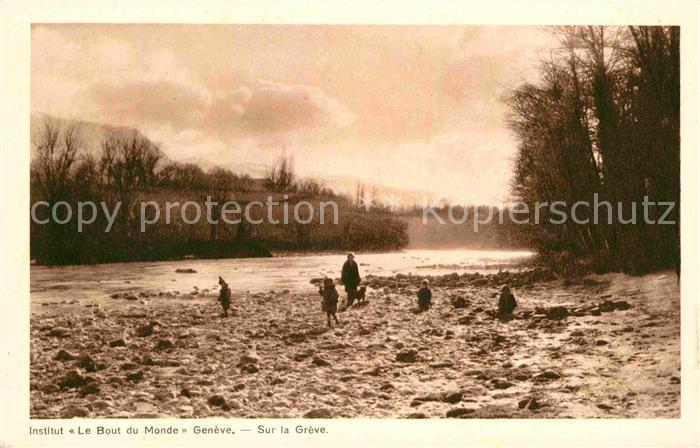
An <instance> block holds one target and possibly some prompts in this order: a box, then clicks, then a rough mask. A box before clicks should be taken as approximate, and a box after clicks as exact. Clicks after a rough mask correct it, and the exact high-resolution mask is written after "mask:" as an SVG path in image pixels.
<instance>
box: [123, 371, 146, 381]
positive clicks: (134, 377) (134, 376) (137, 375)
mask: <svg viewBox="0 0 700 448" xmlns="http://www.w3.org/2000/svg"><path fill="white" fill-rule="evenodd" d="M126 380H127V381H130V382H132V383H138V382H140V381H143V372H142V371H141V370H139V371H138V372H133V373H129V374H128V375H127V376H126Z"/></svg>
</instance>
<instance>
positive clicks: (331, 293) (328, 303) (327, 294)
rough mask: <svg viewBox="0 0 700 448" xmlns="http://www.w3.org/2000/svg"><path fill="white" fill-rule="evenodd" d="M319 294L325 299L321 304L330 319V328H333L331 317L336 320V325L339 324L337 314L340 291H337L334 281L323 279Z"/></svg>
mask: <svg viewBox="0 0 700 448" xmlns="http://www.w3.org/2000/svg"><path fill="white" fill-rule="evenodd" d="M318 293H319V294H321V297H323V301H322V302H321V310H322V311H325V313H326V316H327V317H328V327H330V326H331V316H333V319H334V320H335V323H336V325H337V324H338V317H337V316H336V315H335V313H336V312H337V311H338V297H340V295H339V294H338V290H336V289H335V285H334V284H333V280H331V279H330V278H328V277H325V278H324V279H323V286H322V287H321V288H320V289H319V290H318Z"/></svg>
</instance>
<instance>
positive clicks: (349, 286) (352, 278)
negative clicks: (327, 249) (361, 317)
mask: <svg viewBox="0 0 700 448" xmlns="http://www.w3.org/2000/svg"><path fill="white" fill-rule="evenodd" d="M340 281H341V282H343V285H344V286H345V292H346V293H347V295H348V300H347V305H348V307H350V306H352V303H353V302H354V301H355V296H356V294H357V285H359V284H360V270H359V269H358V268H357V263H355V256H354V255H353V254H348V259H347V261H346V262H345V263H344V264H343V271H342V272H341V274H340Z"/></svg>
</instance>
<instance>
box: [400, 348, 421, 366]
mask: <svg viewBox="0 0 700 448" xmlns="http://www.w3.org/2000/svg"><path fill="white" fill-rule="evenodd" d="M417 355H418V351H416V350H412V349H410V350H401V351H400V352H398V353H397V354H396V361H398V362H404V363H410V362H416V356H417Z"/></svg>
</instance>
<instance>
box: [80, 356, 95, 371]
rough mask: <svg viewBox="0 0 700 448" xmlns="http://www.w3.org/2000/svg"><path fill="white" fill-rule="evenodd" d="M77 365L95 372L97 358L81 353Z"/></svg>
mask: <svg viewBox="0 0 700 448" xmlns="http://www.w3.org/2000/svg"><path fill="white" fill-rule="evenodd" d="M75 365H76V366H77V367H81V368H83V369H85V371H86V372H94V371H96V370H97V365H96V364H95V360H94V359H92V358H91V357H90V355H86V354H83V355H80V357H79V358H78V361H76V363H75Z"/></svg>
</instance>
